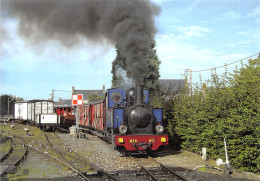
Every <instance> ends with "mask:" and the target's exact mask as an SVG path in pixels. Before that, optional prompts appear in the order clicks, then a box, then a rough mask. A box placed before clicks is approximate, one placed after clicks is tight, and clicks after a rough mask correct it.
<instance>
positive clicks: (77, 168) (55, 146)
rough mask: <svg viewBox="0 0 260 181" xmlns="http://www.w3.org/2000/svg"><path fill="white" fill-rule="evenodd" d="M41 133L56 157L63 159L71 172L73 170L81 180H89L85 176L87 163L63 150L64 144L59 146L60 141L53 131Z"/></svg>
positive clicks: (87, 168) (87, 167)
mask: <svg viewBox="0 0 260 181" xmlns="http://www.w3.org/2000/svg"><path fill="white" fill-rule="evenodd" d="M43 133H44V135H45V138H46V140H47V142H48V144H49V146H50V147H51V148H52V150H53V151H54V152H55V153H56V154H57V157H59V158H60V159H61V160H63V162H62V163H63V164H65V165H66V166H68V167H69V169H70V171H71V172H74V173H75V174H77V176H78V177H81V180H90V179H89V178H87V177H86V175H87V171H88V170H89V163H87V162H86V161H84V160H82V159H79V158H77V157H75V156H73V155H72V154H71V153H66V152H65V151H63V150H64V146H63V147H62V148H61V146H60V145H61V141H60V140H59V139H58V137H57V135H56V134H55V133H54V132H44V131H43ZM62 144H63V143H62ZM63 145H64V144H63Z"/></svg>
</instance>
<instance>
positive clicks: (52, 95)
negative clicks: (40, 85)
mask: <svg viewBox="0 0 260 181" xmlns="http://www.w3.org/2000/svg"><path fill="white" fill-rule="evenodd" d="M53 99H54V89H52V92H51V100H52V101H53Z"/></svg>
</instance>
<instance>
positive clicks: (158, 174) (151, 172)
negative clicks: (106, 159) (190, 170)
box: [111, 157, 187, 181]
mask: <svg viewBox="0 0 260 181" xmlns="http://www.w3.org/2000/svg"><path fill="white" fill-rule="evenodd" d="M130 159H131V160H133V161H135V162H136V163H137V164H138V166H137V167H136V170H131V171H129V170H125V171H118V172H116V173H111V174H113V175H114V176H115V177H116V179H118V180H122V181H131V180H138V181H145V180H155V181H187V179H185V178H183V177H182V176H180V175H179V174H177V173H176V172H175V171H173V170H172V169H171V168H168V167H166V166H165V165H163V164H161V163H159V162H157V161H156V160H154V159H153V158H151V157H147V158H134V157H131V158H130Z"/></svg>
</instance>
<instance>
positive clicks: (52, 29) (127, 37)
mask: <svg viewBox="0 0 260 181" xmlns="http://www.w3.org/2000/svg"><path fill="white" fill-rule="evenodd" d="M7 9H8V14H9V15H10V16H11V17H14V18H17V19H18V20H19V34H20V35H22V36H23V37H25V38H26V39H28V40H29V41H30V42H35V43H39V42H40V41H44V40H58V41H60V42H61V43H62V44H63V45H65V46H67V47H70V46H73V45H77V44H78V43H79V42H80V41H81V40H82V39H83V38H86V39H87V40H89V41H94V42H102V41H104V40H106V42H109V43H111V44H114V45H117V46H118V47H119V48H120V51H121V53H122V54H123V55H124V56H125V57H126V64H127V72H128V74H129V76H131V77H132V78H133V80H134V81H135V83H142V81H143V74H144V72H145V70H146V69H147V63H146V61H145V56H146V55H147V54H148V53H149V47H150V45H151V43H152V41H153V39H154V35H155V33H156V28H155V25H154V16H156V15H158V14H159V11H160V9H159V7H157V6H156V5H154V4H152V3H151V2H150V0H9V1H8V3H7Z"/></svg>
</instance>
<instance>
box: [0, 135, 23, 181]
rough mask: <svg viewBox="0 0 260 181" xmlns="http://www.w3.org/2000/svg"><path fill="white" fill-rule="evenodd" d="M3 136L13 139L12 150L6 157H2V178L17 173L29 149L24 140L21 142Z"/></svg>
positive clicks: (13, 138) (0, 170)
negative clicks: (7, 174)
mask: <svg viewBox="0 0 260 181" xmlns="http://www.w3.org/2000/svg"><path fill="white" fill-rule="evenodd" d="M1 135H3V136H6V137H8V138H10V139H11V142H10V144H11V148H10V149H9V150H8V152H7V153H6V154H5V155H3V156H1V163H0V165H1V167H0V175H1V176H2V175H4V174H6V173H14V172H15V171H16V168H17V165H18V164H19V163H20V162H21V161H22V160H24V159H25V158H26V155H27V153H28V147H27V146H26V142H25V140H24V139H21V140H19V139H17V138H16V137H10V136H7V135H5V134H3V133H1Z"/></svg>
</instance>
